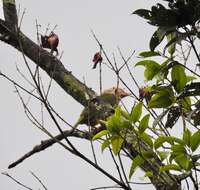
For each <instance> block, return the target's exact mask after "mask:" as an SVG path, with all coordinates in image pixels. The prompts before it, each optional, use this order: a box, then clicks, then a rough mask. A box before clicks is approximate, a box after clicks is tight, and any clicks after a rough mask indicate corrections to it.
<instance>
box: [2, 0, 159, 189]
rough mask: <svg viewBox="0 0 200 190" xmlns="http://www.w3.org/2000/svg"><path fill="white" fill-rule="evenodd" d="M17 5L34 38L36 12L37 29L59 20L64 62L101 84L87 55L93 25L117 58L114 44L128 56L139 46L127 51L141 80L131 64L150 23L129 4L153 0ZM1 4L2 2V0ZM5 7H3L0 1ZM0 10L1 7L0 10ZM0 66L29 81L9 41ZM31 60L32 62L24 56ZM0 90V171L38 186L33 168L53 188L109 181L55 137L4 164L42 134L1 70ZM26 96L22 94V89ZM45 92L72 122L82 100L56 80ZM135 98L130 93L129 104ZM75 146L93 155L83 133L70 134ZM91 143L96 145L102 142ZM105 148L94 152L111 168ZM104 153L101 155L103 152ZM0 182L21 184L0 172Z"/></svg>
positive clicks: (24, 1)
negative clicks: (20, 160)
mask: <svg viewBox="0 0 200 190" xmlns="http://www.w3.org/2000/svg"><path fill="white" fill-rule="evenodd" d="M16 2H17V6H18V7H19V9H20V15H21V14H22V12H23V10H25V15H24V18H23V22H22V31H23V32H24V33H25V34H26V35H28V36H29V37H30V38H31V39H32V40H34V41H35V42H36V24H35V23H36V20H37V22H38V23H39V24H40V25H41V27H40V32H41V33H44V31H45V29H46V26H47V25H48V23H49V24H50V26H51V28H53V27H54V26H55V25H57V27H56V29H55V33H57V34H58V35H59V38H60V44H59V47H58V49H59V52H62V51H63V52H64V54H63V57H62V62H63V64H64V65H65V67H66V68H67V69H68V70H71V71H72V73H73V74H74V75H75V76H76V77H77V78H79V79H80V80H82V81H83V78H84V79H85V82H86V83H87V85H88V86H90V87H92V88H93V89H94V90H95V91H97V92H99V91H98V89H99V85H98V84H99V82H98V70H92V69H91V68H92V58H93V55H94V53H95V52H96V51H98V50H99V47H98V45H97V43H96V42H95V40H94V38H93V37H92V35H91V30H93V31H94V32H95V34H96V35H97V37H98V39H99V40H100V42H101V43H102V44H103V47H104V48H105V50H106V51H107V53H108V55H109V56H110V58H111V59H112V56H113V54H114V55H115V57H116V61H117V63H118V64H122V60H121V59H120V56H119V53H118V51H117V47H120V49H121V50H122V52H123V55H124V56H125V57H127V56H129V55H130V54H131V53H132V52H133V51H134V50H135V51H136V53H135V55H134V57H133V59H132V71H133V73H134V76H135V77H136V78H137V79H138V81H139V83H140V84H141V85H142V84H143V78H142V75H143V72H142V70H140V69H138V70H135V69H134V67H133V66H134V62H135V61H136V55H137V53H138V52H140V51H143V50H147V49H148V42H149V38H150V36H151V35H152V33H153V30H154V28H153V27H151V26H149V25H148V24H146V23H145V21H144V20H142V19H141V18H139V17H137V16H135V15H134V16H132V15H131V12H133V11H134V10H136V9H138V8H145V7H146V8H149V7H150V6H151V4H152V3H154V4H155V2H156V1H150V0H138V1H134V0H126V1H122V0H118V1H116V0H109V1H108V0H101V1H98V0H57V1H49V0H42V1H31V0H16ZM1 7H2V6H1ZM1 9H2V8H1ZM0 13H1V15H2V12H0ZM0 56H1V63H0V70H1V71H2V72H4V73H6V74H7V75H8V76H10V77H11V78H13V79H15V80H17V81H19V83H20V84H22V85H24V86H25V87H27V88H30V86H28V84H27V83H25V82H23V79H22V77H21V76H20V75H19V73H17V71H16V65H17V66H18V67H19V69H20V70H21V71H22V72H24V73H25V74H26V73H27V71H26V68H25V66H24V61H23V59H22V56H21V54H20V53H19V52H17V51H16V50H15V49H13V48H12V47H10V46H8V45H6V44H4V43H2V42H1V43H0ZM29 64H30V65H31V66H34V64H32V63H31V61H29ZM103 69H104V70H103V87H104V88H109V87H112V86H113V85H115V84H116V80H115V77H112V72H111V71H109V70H108V69H107V68H106V67H104V68H103ZM41 74H42V77H43V79H45V80H46V81H47V82H48V81H49V78H48V77H47V76H46V74H45V73H44V72H41ZM122 76H123V77H124V80H125V81H126V82H127V83H129V85H130V86H131V87H132V88H133V89H134V88H135V86H134V85H133V82H132V81H131V80H130V78H129V77H128V75H127V73H122ZM0 86H1V98H0V107H1V108H0V119H1V134H0V150H1V154H0V172H6V171H7V172H9V173H10V174H12V175H13V176H14V177H16V178H17V179H19V180H20V181H21V182H24V183H25V184H26V185H28V186H30V187H33V188H35V189H39V188H41V187H40V186H39V184H38V183H37V181H36V180H35V179H34V178H33V177H32V176H31V174H30V171H32V172H34V173H35V174H36V175H38V177H40V178H41V180H42V181H43V182H44V183H45V184H46V185H47V187H48V189H49V190H55V189H60V190H62V189H76V190H78V189H81V190H88V189H91V188H94V187H98V186H106V185H113V183H112V182H111V181H110V180H109V179H107V178H106V177H104V176H103V175H102V174H101V173H99V172H98V171H96V170H94V169H93V168H92V167H91V166H89V165H88V164H86V163H84V162H83V161H81V160H80V159H78V158H76V157H75V156H73V155H71V154H70V153H68V152H66V151H65V150H64V149H63V148H61V147H60V146H58V145H54V146H53V147H51V148H49V149H48V150H45V151H44V152H42V153H39V154H37V155H34V156H33V157H31V158H29V159H28V160H26V161H24V162H23V163H22V164H20V165H19V166H17V167H16V168H14V169H12V170H8V169H7V166H8V165H9V164H10V163H11V162H12V161H15V160H16V159H17V158H19V157H20V156H22V155H23V154H25V153H26V152H28V151H29V150H31V149H32V147H33V146H34V145H36V144H38V143H39V142H40V141H41V140H43V139H46V138H47V136H46V135H44V134H43V133H42V132H40V131H39V130H37V129H36V128H35V127H34V126H33V125H32V124H31V123H30V121H28V119H27V118H26V117H25V114H24V111H23V107H22V105H21V103H20V100H19V98H18V96H17V94H16V93H15V90H14V87H13V85H12V84H10V83H8V82H7V81H6V80H5V79H3V78H0ZM26 97H27V96H26ZM50 100H51V101H52V104H53V105H54V106H55V108H56V109H57V110H58V111H59V113H62V115H63V116H64V117H65V119H66V120H67V121H68V122H70V123H71V124H73V123H75V121H76V119H77V118H78V115H79V113H80V110H81V109H82V107H81V105H80V104H78V103H77V102H75V101H74V100H73V99H72V98H71V97H70V96H68V95H67V94H66V93H65V92H64V91H63V90H62V89H60V88H59V87H58V86H57V85H56V84H54V83H53V86H52V90H51V93H50ZM132 104H133V100H130V103H129V105H130V106H131V105H132ZM29 105H31V106H32V111H33V113H35V114H36V115H37V116H38V117H39V115H40V105H39V104H38V103H37V102H35V101H34V100H32V99H31V101H30V103H29ZM45 122H46V125H49V129H50V130H51V131H54V132H55V134H57V130H56V129H54V128H53V127H54V126H53V125H52V123H51V122H50V121H49V120H48V117H46V118H45ZM74 143H76V144H81V145H79V148H80V150H82V151H83V152H84V153H86V154H88V155H90V153H91V150H90V145H89V143H88V142H83V140H81V141H80V140H75V141H74ZM96 150H97V151H98V152H100V147H99V145H98V146H96ZM105 154H106V153H105ZM105 154H103V155H101V153H100V154H98V156H99V159H100V160H101V161H102V163H103V164H104V166H106V167H107V170H108V171H111V172H114V168H113V166H111V165H112V164H111V162H109V158H107V157H106V158H105V156H104V155H105ZM103 156H104V157H103ZM126 167H127V168H128V167H130V162H129V161H126ZM142 175H143V174H142V173H140V172H139V173H138V172H137V175H136V176H135V178H134V181H137V182H138V181H140V179H139V177H142ZM144 188H148V189H153V188H152V187H144V186H143V187H142V186H135V187H134V189H136V190H137V189H138V190H139V189H144ZM0 189H2V190H21V189H22V187H21V186H19V185H17V184H15V183H14V182H13V181H11V180H10V179H8V178H7V177H5V176H3V175H0Z"/></svg>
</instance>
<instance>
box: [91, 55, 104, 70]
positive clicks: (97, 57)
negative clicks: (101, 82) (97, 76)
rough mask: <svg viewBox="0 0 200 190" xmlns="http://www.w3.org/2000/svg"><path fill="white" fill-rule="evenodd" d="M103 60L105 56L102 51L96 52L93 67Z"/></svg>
mask: <svg viewBox="0 0 200 190" xmlns="http://www.w3.org/2000/svg"><path fill="white" fill-rule="evenodd" d="M102 60H103V58H102V57H101V53H100V52H97V53H95V54H94V57H93V60H92V61H93V62H94V65H93V67H92V69H95V68H96V67H97V64H98V63H101V62H102Z"/></svg>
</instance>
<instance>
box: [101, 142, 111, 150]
mask: <svg viewBox="0 0 200 190" xmlns="http://www.w3.org/2000/svg"><path fill="white" fill-rule="evenodd" d="M110 143H111V141H110V139H106V140H105V141H103V143H102V145H101V151H102V152H103V151H104V150H105V149H106V148H107V147H108V146H109V145H110Z"/></svg>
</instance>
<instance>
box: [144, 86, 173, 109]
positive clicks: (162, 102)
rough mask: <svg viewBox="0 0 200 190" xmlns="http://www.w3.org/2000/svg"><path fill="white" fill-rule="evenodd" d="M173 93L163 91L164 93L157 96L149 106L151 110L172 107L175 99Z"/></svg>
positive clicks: (161, 92) (168, 90)
mask: <svg viewBox="0 0 200 190" xmlns="http://www.w3.org/2000/svg"><path fill="white" fill-rule="evenodd" d="M172 95H173V94H172V91H171V90H170V89H163V90H162V91H160V92H158V93H157V94H155V95H154V96H153V97H152V98H151V100H150V102H149V104H148V107H149V108H167V107H168V106H170V105H172V103H173V101H174V99H175V98H174V97H173V96H172Z"/></svg>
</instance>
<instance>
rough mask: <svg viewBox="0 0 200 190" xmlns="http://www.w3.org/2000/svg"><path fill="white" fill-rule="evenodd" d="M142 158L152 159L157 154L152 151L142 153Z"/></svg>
mask: <svg viewBox="0 0 200 190" xmlns="http://www.w3.org/2000/svg"><path fill="white" fill-rule="evenodd" d="M141 154H142V157H143V158H145V159H150V158H154V157H155V153H154V152H153V151H152V150H148V151H142V153H141Z"/></svg>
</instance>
